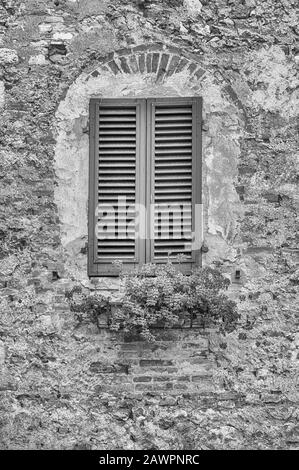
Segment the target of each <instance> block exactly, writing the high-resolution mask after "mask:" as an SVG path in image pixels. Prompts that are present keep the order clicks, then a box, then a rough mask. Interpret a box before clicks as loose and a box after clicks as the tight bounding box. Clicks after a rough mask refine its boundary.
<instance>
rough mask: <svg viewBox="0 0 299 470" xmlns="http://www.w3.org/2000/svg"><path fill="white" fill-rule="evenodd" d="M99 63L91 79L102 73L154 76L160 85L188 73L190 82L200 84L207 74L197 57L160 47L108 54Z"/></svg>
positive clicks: (122, 50) (145, 47)
mask: <svg viewBox="0 0 299 470" xmlns="http://www.w3.org/2000/svg"><path fill="white" fill-rule="evenodd" d="M100 62H101V64H100V66H99V67H98V68H97V69H95V70H93V71H92V72H91V73H90V75H92V76H95V77H96V76H98V75H99V74H100V73H101V72H110V73H112V74H113V75H118V74H130V73H141V74H153V76H154V77H155V78H154V79H153V81H154V82H156V83H161V82H163V80H164V79H165V78H166V77H171V76H172V75H174V74H176V73H180V72H185V73H187V74H188V76H189V77H190V80H192V78H193V79H194V81H195V82H197V81H198V80H199V79H200V78H201V77H202V76H203V75H204V74H205V73H206V70H205V69H204V68H203V64H202V61H201V60H200V59H199V58H198V57H197V56H196V55H194V54H189V53H188V52H184V53H182V50H181V49H178V48H175V47H167V46H165V45H162V44H159V43H157V44H152V45H150V46H148V45H141V46H135V47H133V48H125V49H120V50H117V51H115V52H113V53H111V54H108V55H107V56H106V57H104V58H102V59H101V60H100ZM87 79H88V78H87ZM194 86H195V87H196V85H194ZM195 91H196V90H195Z"/></svg>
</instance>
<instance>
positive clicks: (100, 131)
mask: <svg viewBox="0 0 299 470" xmlns="http://www.w3.org/2000/svg"><path fill="white" fill-rule="evenodd" d="M91 101H92V103H91V120H93V118H94V122H95V128H94V131H93V129H92V128H91V133H92V131H93V134H94V135H92V136H91V140H92V141H93V147H94V148H92V149H91V151H92V152H93V155H94V158H93V168H92V170H91V171H92V176H91V178H92V182H93V184H91V185H90V186H91V187H92V188H91V191H92V193H93V194H91V198H93V199H94V204H90V206H91V210H93V223H91V228H90V230H92V228H93V234H92V235H91V236H92V238H93V241H92V246H91V247H90V249H91V252H92V259H91V260H90V264H89V266H90V269H89V271H90V275H98V274H109V275H114V274H115V275H117V274H118V269H117V268H116V266H115V265H113V261H115V260H121V261H122V262H123V265H124V268H130V267H131V268H132V267H134V266H135V265H137V264H138V263H139V262H140V261H141V258H142V256H143V255H142V246H141V245H140V240H138V239H137V238H136V236H135V234H136V224H137V219H136V213H135V210H134V205H135V203H142V200H143V199H144V196H143V192H142V185H141V181H140V171H141V167H142V163H143V161H144V159H145V151H144V150H145V149H144V150H143V148H142V146H143V145H144V139H142V138H141V133H142V132H144V130H145V118H144V116H145V101H144V100H134V99H120V100H114V99H103V100H91ZM92 114H93V116H92ZM97 205H98V209H97Z"/></svg>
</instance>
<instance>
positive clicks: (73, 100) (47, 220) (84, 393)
mask: <svg viewBox="0 0 299 470" xmlns="http://www.w3.org/2000/svg"><path fill="white" fill-rule="evenodd" d="M298 32H299V31H298V10H297V2H296V1H295V0H288V1H287V0H263V1H261V0H234V1H232V0H202V1H199V0H160V1H157V0H131V1H127V2H122V1H119V0H110V1H108V0H84V1H83V0H55V1H46V0H23V1H21V0H14V1H13V0H2V1H0V109H1V116H0V121H1V125H0V145H1V146H0V149H1V159H0V201H1V205H0V306H1V309H0V442H1V444H0V446H1V448H2V449H113V448H121V449H147V448H151V449H240V448H241V449H248V448H256V449H258V448H261V449H287V448H288V449H295V448H298V444H299V433H298V430H299V426H298V357H299V356H298V352H299V333H298V284H299V275H298V253H299V248H298V226H299V225H298V82H299V80H298V72H297V66H298V57H299V55H298ZM194 94H195V95H200V96H203V103H204V123H205V124H204V129H203V159H204V162H203V199H204V214H203V221H204V238H205V244H206V246H207V247H208V251H207V252H206V253H204V254H203V263H204V264H206V265H213V266H217V267H218V268H219V269H220V270H221V271H222V272H223V273H224V274H225V275H226V276H227V277H229V278H230V279H231V287H230V296H231V297H232V298H233V299H234V300H235V301H237V303H238V308H239V311H240V314H241V319H240V322H239V325H238V328H237V330H236V331H234V332H232V333H229V334H226V335H225V336H224V335H220V334H219V333H218V332H217V331H213V330H209V331H203V330H201V329H200V328H193V329H190V328H184V329H181V330H173V331H171V332H168V333H167V334H166V333H165V332H164V333H162V332H161V334H160V338H159V341H158V342H157V344H155V345H146V344H144V343H143V342H140V341H131V342H127V341H125V340H124V339H123V337H122V335H121V334H116V333H113V334H112V333H110V332H109V331H108V330H107V328H106V327H105V324H104V323H103V325H102V328H101V329H100V331H99V330H98V329H97V328H95V327H94V325H91V324H89V323H84V322H83V323H82V322H81V324H79V323H78V320H77V319H76V317H75V316H74V313H72V312H71V311H70V309H69V304H68V302H67V299H66V297H65V293H66V292H67V290H68V289H71V288H72V287H73V286H75V285H81V286H82V287H83V288H84V289H85V290H86V291H91V292H95V291H96V292H98V291H99V292H101V293H103V294H107V295H108V294H109V295H112V296H113V297H114V298H115V299H117V298H118V296H119V282H118V280H117V279H111V278H98V279H96V280H95V281H90V280H89V279H88V277H87V274H86V262H87V259H86V242H87V176H88V102H89V99H90V97H91V96H95V95H101V96H104V97H111V96H117V97H120V96H139V97H147V96H153V95H154V96H157V95H158V96H191V95H194ZM236 272H238V275H236Z"/></svg>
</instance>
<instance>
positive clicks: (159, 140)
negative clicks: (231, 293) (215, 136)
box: [88, 97, 202, 276]
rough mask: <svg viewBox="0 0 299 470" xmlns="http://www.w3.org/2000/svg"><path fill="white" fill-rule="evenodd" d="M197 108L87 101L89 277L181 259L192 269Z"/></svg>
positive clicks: (197, 227)
mask: <svg viewBox="0 0 299 470" xmlns="http://www.w3.org/2000/svg"><path fill="white" fill-rule="evenodd" d="M201 108H202V100H201V98H198V97H195V98H194V97H191V98H153V99H152V98H151V99H138V98H136V99H134V98H126V99H91V101H90V169H89V174H90V184H89V219H88V220H89V250H88V251H89V263H88V271H89V275H90V276H98V275H117V274H118V269H117V267H116V266H115V264H114V263H113V261H115V260H121V261H122V262H123V266H124V269H130V268H132V267H135V266H137V265H140V264H142V263H145V262H154V263H165V262H166V261H167V259H168V258H169V257H170V258H174V261H175V260H176V259H177V258H175V257H177V255H179V254H183V255H184V257H183V258H184V259H183V261H182V260H181V263H180V267H181V268H182V269H184V270H185V271H186V272H187V271H188V270H189V271H190V268H191V266H192V265H193V264H198V263H200V246H199V244H200V243H199V237H200V232H201V223H200V220H201V216H200V210H201Z"/></svg>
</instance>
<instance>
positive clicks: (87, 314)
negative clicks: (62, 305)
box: [66, 286, 111, 327]
mask: <svg viewBox="0 0 299 470" xmlns="http://www.w3.org/2000/svg"><path fill="white" fill-rule="evenodd" d="M66 298H67V299H68V301H69V304H70V308H71V311H72V312H75V313H76V314H77V319H78V321H79V323H83V322H84V321H85V322H88V321H91V322H92V323H95V324H96V325H97V326H98V327H99V317H100V315H102V314H106V315H109V314H110V313H111V304H110V300H109V299H107V298H106V297H103V296H102V295H90V294H89V292H88V293H87V292H83V290H82V287H81V286H75V287H73V289H72V290H71V291H69V292H68V293H66Z"/></svg>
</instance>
